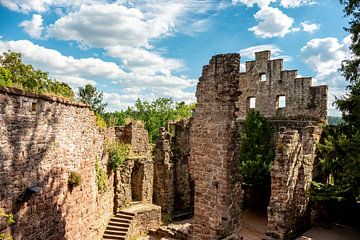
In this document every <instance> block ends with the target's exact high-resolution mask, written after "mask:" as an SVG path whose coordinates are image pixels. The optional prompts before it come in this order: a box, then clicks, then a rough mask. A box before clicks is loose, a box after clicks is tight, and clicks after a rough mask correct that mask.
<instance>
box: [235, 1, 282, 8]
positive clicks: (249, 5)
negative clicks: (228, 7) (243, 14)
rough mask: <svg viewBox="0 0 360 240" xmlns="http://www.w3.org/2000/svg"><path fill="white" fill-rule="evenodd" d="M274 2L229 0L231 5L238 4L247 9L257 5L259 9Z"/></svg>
mask: <svg viewBox="0 0 360 240" xmlns="http://www.w3.org/2000/svg"><path fill="white" fill-rule="evenodd" d="M275 1H276V0H231V3H232V4H234V5H236V4H239V3H242V4H245V5H246V6H247V7H253V6H254V5H258V6H259V7H260V8H263V7H267V6H269V4H270V3H272V2H275Z"/></svg>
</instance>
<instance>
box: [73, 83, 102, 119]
mask: <svg viewBox="0 0 360 240" xmlns="http://www.w3.org/2000/svg"><path fill="white" fill-rule="evenodd" d="M79 100H80V102H82V103H86V104H89V105H90V106H91V109H92V110H93V111H94V112H95V113H97V114H103V113H104V110H105V107H106V106H107V103H106V102H105V103H104V102H103V93H102V92H98V91H97V90H96V88H95V87H94V86H92V85H90V84H87V85H85V87H79Z"/></svg>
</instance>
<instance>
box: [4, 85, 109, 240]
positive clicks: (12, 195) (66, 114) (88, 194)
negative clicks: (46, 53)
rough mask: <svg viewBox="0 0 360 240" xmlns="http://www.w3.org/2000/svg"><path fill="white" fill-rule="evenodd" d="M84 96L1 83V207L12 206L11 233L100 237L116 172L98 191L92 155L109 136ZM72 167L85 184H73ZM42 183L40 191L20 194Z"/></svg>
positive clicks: (100, 154)
mask: <svg viewBox="0 0 360 240" xmlns="http://www.w3.org/2000/svg"><path fill="white" fill-rule="evenodd" d="M107 136H109V137H110V138H112V137H114V136H115V134H114V132H113V131H111V129H110V130H108V131H106V132H100V131H99V130H98V129H97V127H96V120H95V116H94V113H93V112H92V111H91V110H90V109H89V107H88V106H86V105H84V104H78V103H72V102H69V101H67V100H64V99H61V98H54V97H48V96H44V95H36V94H30V93H25V92H23V91H19V90H14V89H6V88H0V189H1V192H0V208H3V209H5V211H7V212H13V213H14V215H15V220H16V223H15V225H14V226H13V229H12V230H13V235H14V239H27V240H31V239H34V240H35V239H37V240H38V239H40V240H41V239H76V240H79V239H80V240H82V239H83V240H87V239H100V238H101V235H102V233H103V231H104V229H105V227H106V224H107V221H108V218H109V217H110V215H111V214H112V210H113V198H114V189H113V187H112V186H113V180H112V179H113V176H112V174H111V173H110V172H108V183H107V186H108V187H107V191H106V192H105V193H103V194H100V193H99V192H98V188H97V183H96V181H97V178H96V172H95V162H96V159H98V161H99V163H100V165H102V166H103V168H104V169H105V170H106V169H107V166H106V164H107V156H106V154H104V151H103V150H104V149H103V145H104V141H105V138H107ZM71 171H76V172H77V173H78V174H80V176H81V184H80V186H78V187H75V188H74V189H73V190H72V191H70V189H69V187H68V184H67V183H68V177H69V175H70V172H71ZM33 186H38V187H40V190H41V191H40V192H39V193H35V194H33V195H31V196H23V197H24V198H23V199H22V200H23V201H21V200H20V198H21V195H23V193H24V192H26V189H27V188H30V187H33Z"/></svg>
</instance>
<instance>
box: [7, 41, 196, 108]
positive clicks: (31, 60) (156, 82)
mask: <svg viewBox="0 0 360 240" xmlns="http://www.w3.org/2000/svg"><path fill="white" fill-rule="evenodd" d="M7 50H11V51H16V52H21V53H22V54H23V59H24V62H25V63H27V64H32V65H33V66H34V67H35V68H39V69H41V70H43V71H47V72H49V76H50V77H51V78H56V79H58V80H60V81H63V82H66V83H68V84H69V85H70V86H71V87H73V88H77V87H80V86H84V85H85V84H89V83H90V84H94V85H95V84H96V83H99V80H101V81H102V82H103V83H104V82H105V84H109V85H112V87H111V88H110V89H113V90H114V92H115V91H116V94H119V95H123V94H124V96H132V98H129V99H134V98H135V96H136V98H138V97H140V98H141V99H155V98H156V97H159V96H163V97H173V98H174V99H175V100H179V101H180V100H181V101H187V102H189V101H194V99H195V98H194V93H193V90H192V91H191V92H189V91H188V90H187V89H193V87H194V85H195V84H196V80H194V79H189V78H187V77H186V76H174V75H172V74H171V73H170V72H168V74H163V73H162V74H159V73H158V72H143V71H139V72H137V71H130V72H126V71H124V70H123V69H122V68H121V67H120V66H119V65H117V64H116V63H114V62H107V61H103V60H101V59H99V58H74V57H72V56H64V55H62V54H61V53H60V52H59V51H56V50H53V49H49V48H45V47H43V46H39V45H36V44H34V43H32V42H30V41H28V40H18V41H2V40H0V52H4V51H7ZM158 61H166V60H163V59H162V60H161V58H160V60H158ZM156 64H157V63H156ZM156 64H155V65H156ZM168 71H170V70H168ZM139 89H140V90H139ZM109 94H110V93H109ZM107 96H113V95H111V94H110V95H107ZM132 104H133V101H130V102H126V104H125V103H124V104H123V105H121V106H125V105H126V107H127V106H129V105H132ZM117 106H118V105H109V109H115V108H116V107H117Z"/></svg>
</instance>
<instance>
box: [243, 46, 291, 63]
mask: <svg viewBox="0 0 360 240" xmlns="http://www.w3.org/2000/svg"><path fill="white" fill-rule="evenodd" d="M265 50H270V51H271V58H276V59H279V58H281V59H283V60H284V61H291V60H292V58H291V57H290V56H287V55H282V53H283V51H282V50H281V49H280V48H279V47H277V46H276V45H274V44H263V45H256V46H252V47H248V48H244V49H241V50H240V56H241V58H242V59H244V58H245V59H250V60H253V59H254V58H255V53H256V52H261V51H265Z"/></svg>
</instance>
